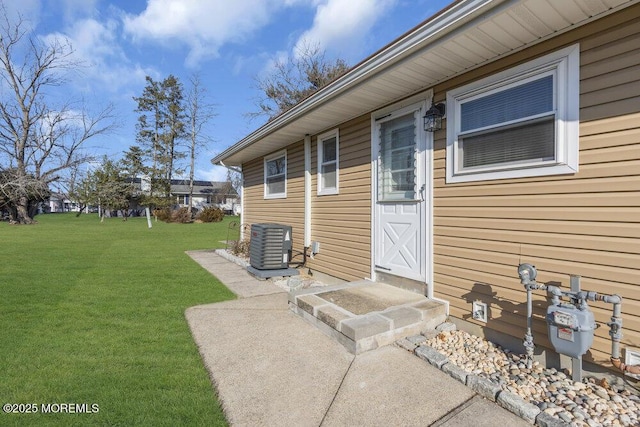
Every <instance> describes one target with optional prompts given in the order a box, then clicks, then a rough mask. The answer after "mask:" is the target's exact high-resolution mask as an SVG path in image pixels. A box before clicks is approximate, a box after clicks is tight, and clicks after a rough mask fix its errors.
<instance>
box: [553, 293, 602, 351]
mask: <svg viewBox="0 0 640 427" xmlns="http://www.w3.org/2000/svg"><path fill="white" fill-rule="evenodd" d="M547 325H548V326H549V340H551V344H553V347H554V348H555V349H556V351H557V352H558V353H560V354H564V355H567V356H569V357H573V358H579V357H581V356H582V355H583V354H585V353H586V352H587V350H588V349H589V348H590V347H591V344H593V334H594V331H595V329H596V327H597V324H596V322H595V319H594V317H593V312H592V311H590V310H589V309H588V308H586V304H585V309H583V310H580V309H579V308H577V307H576V306H574V305H573V304H562V303H561V304H553V305H550V306H549V308H548V309H547Z"/></svg>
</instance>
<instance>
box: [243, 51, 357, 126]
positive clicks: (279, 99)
mask: <svg viewBox="0 0 640 427" xmlns="http://www.w3.org/2000/svg"><path fill="white" fill-rule="evenodd" d="M348 70H349V66H348V65H347V63H346V62H345V61H344V60H342V59H336V60H335V61H334V62H330V61H328V60H327V59H326V57H325V52H324V51H323V50H321V49H320V47H319V46H317V45H316V46H311V45H309V44H308V43H305V44H303V45H302V47H301V48H300V49H299V51H298V52H296V55H295V56H294V57H293V58H291V59H287V60H278V61H276V62H275V64H274V68H273V71H272V72H271V73H270V74H268V75H266V76H264V77H256V78H255V80H256V84H257V89H258V90H259V91H260V92H261V95H260V97H259V98H258V101H257V106H258V108H259V111H258V112H255V113H249V114H248V116H249V117H251V118H256V117H259V116H268V117H269V119H272V118H274V117H276V116H278V115H280V114H282V113H284V112H285V111H287V110H289V109H290V108H292V107H293V106H295V105H296V104H298V103H299V102H300V101H302V100H303V99H305V98H307V97H308V96H310V95H311V94H313V93H314V92H316V91H318V90H319V89H322V88H323V87H324V86H326V85H327V84H329V83H331V82H332V81H333V80H335V79H336V78H338V77H340V76H341V75H343V74H344V73H346V72H347V71H348Z"/></svg>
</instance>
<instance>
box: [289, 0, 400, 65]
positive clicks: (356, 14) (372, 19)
mask: <svg viewBox="0 0 640 427" xmlns="http://www.w3.org/2000/svg"><path fill="white" fill-rule="evenodd" d="M395 3H396V0H349V1H344V0H325V1H322V2H318V5H317V9H316V15H315V18H314V21H313V27H311V29H309V30H307V31H305V32H304V33H303V34H302V35H301V36H300V38H299V39H298V42H297V44H296V47H295V48H294V54H295V53H296V51H300V50H301V49H302V50H303V49H304V46H305V44H306V45H307V46H319V47H320V48H321V49H323V50H326V51H328V52H332V53H334V54H337V56H339V57H341V58H345V59H351V58H352V57H355V58H356V59H361V54H362V53H361V52H362V51H363V49H364V44H365V43H366V41H367V38H368V37H369V36H370V30H371V28H372V27H373V26H374V25H375V24H376V22H377V21H378V20H379V19H382V18H384V16H385V13H386V12H387V11H388V10H390V9H391V7H393V5H394V4H395Z"/></svg>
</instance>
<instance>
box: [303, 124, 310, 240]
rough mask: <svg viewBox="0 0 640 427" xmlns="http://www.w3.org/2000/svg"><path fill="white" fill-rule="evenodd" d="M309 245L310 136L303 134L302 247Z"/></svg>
mask: <svg viewBox="0 0 640 427" xmlns="http://www.w3.org/2000/svg"><path fill="white" fill-rule="evenodd" d="M310 246H311V136H310V135H309V134H307V135H305V136H304V247H305V248H308V247H310Z"/></svg>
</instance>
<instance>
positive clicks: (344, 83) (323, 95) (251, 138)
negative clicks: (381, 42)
mask: <svg viewBox="0 0 640 427" xmlns="http://www.w3.org/2000/svg"><path fill="white" fill-rule="evenodd" d="M502 2H503V0H461V1H459V2H457V3H453V4H452V5H450V6H449V8H448V9H445V10H443V11H442V12H441V13H440V15H436V16H435V17H434V18H433V19H432V20H429V21H427V22H426V23H425V24H424V25H422V26H420V27H419V28H417V29H415V30H414V31H412V32H410V33H409V34H407V35H405V36H404V37H402V38H401V39H399V40H398V41H396V42H395V43H393V44H391V45H389V46H388V47H386V48H383V49H382V50H381V51H380V52H378V53H377V54H374V55H372V56H371V57H369V59H366V60H364V61H363V62H361V63H360V64H358V65H356V66H355V67H354V68H353V69H352V70H351V71H349V72H348V73H347V74H345V75H344V76H342V77H340V78H338V79H337V80H335V81H334V82H333V83H330V84H329V85H327V86H325V87H324V88H322V89H321V90H319V91H318V92H316V93H315V94H313V95H311V96H310V97H309V98H307V99H306V100H304V101H302V102H300V103H299V104H297V105H296V106H294V107H293V108H291V109H290V110H288V111H286V112H285V113H283V114H282V115H280V116H278V117H276V118H275V119H273V120H272V121H270V122H268V123H266V124H265V125H263V126H262V127H260V128H258V129H257V130H256V131H254V132H252V133H251V134H249V135H248V136H246V137H245V138H243V139H242V140H240V141H238V142H237V143H236V144H234V145H232V146H231V147H229V148H227V149H226V150H224V151H223V152H222V153H220V154H218V155H217V156H216V157H214V158H213V159H212V160H211V163H213V164H219V163H220V162H224V161H225V160H226V159H227V158H229V157H230V156H232V155H233V154H236V153H238V152H240V151H242V150H244V149H245V148H247V147H249V146H251V145H253V144H255V143H256V142H258V141H260V140H261V139H262V138H264V137H266V136H268V135H270V134H271V133H273V132H275V131H277V130H278V129H279V128H281V127H283V126H285V125H287V124H289V123H291V122H293V121H295V120H297V119H298V118H300V117H301V116H303V115H304V114H307V113H308V112H310V111H312V110H313V109H314V108H316V107H317V106H319V105H322V104H324V103H326V102H328V101H330V100H332V99H333V98H335V97H336V96H338V95H340V94H341V93H344V92H345V91H347V90H349V89H352V88H354V87H356V86H357V85H358V84H360V83H362V82H363V81H365V80H367V79H368V78H371V77H373V76H375V75H376V74H377V73H379V72H381V71H382V70H385V69H386V68H387V67H388V66H389V65H391V64H393V63H395V62H397V61H399V60H401V59H402V58H404V57H406V56H407V55H409V54H411V53H413V52H414V51H415V50H417V49H419V48H420V47H422V46H423V45H425V44H428V43H431V42H433V41H434V40H435V39H438V38H440V37H443V36H444V35H446V34H447V33H449V32H450V31H453V30H455V29H456V28H458V27H460V26H461V25H464V24H466V23H467V22H469V21H471V20H473V19H474V18H475V16H476V14H477V12H478V11H479V10H481V9H484V8H486V7H487V6H489V9H491V8H494V7H496V6H497V5H499V4H500V3H502ZM302 136H303V135H301V137H302Z"/></svg>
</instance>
